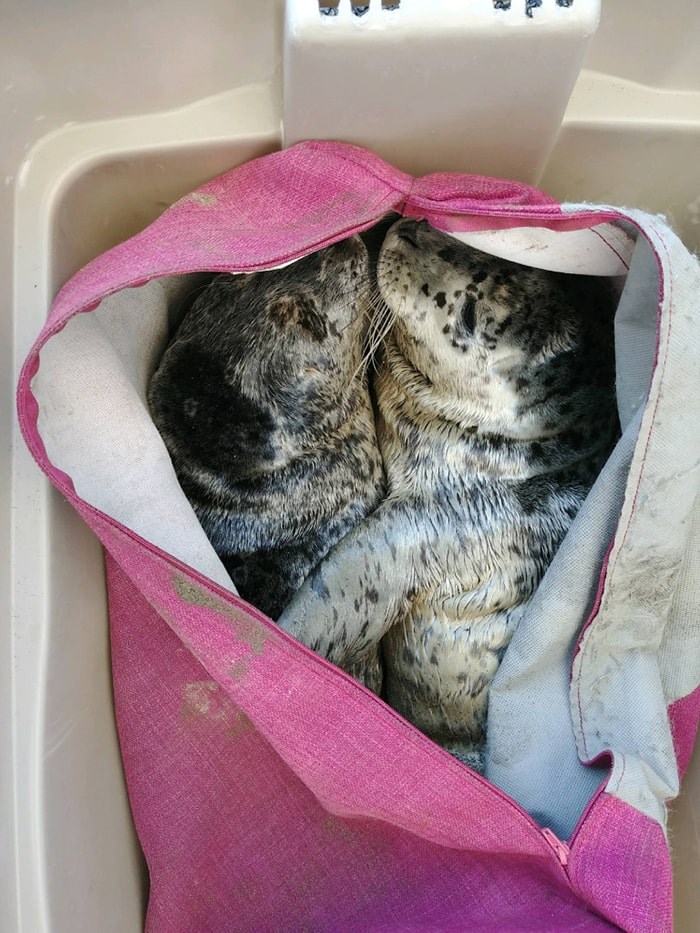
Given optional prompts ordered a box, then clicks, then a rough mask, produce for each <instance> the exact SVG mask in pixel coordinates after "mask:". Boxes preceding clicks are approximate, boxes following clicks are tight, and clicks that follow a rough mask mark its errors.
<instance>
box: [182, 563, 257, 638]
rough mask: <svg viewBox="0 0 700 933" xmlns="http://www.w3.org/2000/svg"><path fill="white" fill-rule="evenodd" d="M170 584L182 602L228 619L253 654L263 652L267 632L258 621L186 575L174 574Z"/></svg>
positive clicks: (238, 636)
mask: <svg viewBox="0 0 700 933" xmlns="http://www.w3.org/2000/svg"><path fill="white" fill-rule="evenodd" d="M172 584H173V589H174V590H175V592H176V593H177V595H178V596H179V598H180V599H181V600H182V601H183V602H185V603H187V604H188V605H190V606H201V607H202V608H203V609H212V610H213V611H214V612H218V613H219V614H220V615H222V616H224V617H225V618H226V619H228V620H229V622H230V623H231V629H232V630H233V631H234V633H235V635H236V637H237V639H238V640H240V641H242V642H243V643H244V644H246V645H247V646H248V647H249V648H250V650H251V651H252V652H253V654H257V655H260V654H262V653H263V649H264V647H265V642H266V641H267V632H266V631H265V627H264V626H263V625H262V624H261V623H260V622H258V621H257V620H256V619H253V618H251V617H250V616H248V615H246V614H245V613H244V612H243V611H242V610H241V609H238V607H236V606H230V605H228V604H227V603H225V602H224V601H223V600H222V599H220V598H219V597H217V596H214V595H213V594H212V593H208V592H207V591H206V590H205V589H203V588H202V587H200V586H197V585H196V584H195V583H193V582H192V581H191V580H189V579H187V577H183V576H181V575H180V574H174V575H173V578H172Z"/></svg>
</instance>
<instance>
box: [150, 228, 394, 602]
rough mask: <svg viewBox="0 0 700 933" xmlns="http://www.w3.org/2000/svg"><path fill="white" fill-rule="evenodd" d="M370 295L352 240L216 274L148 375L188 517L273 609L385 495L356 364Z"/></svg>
mask: <svg viewBox="0 0 700 933" xmlns="http://www.w3.org/2000/svg"><path fill="white" fill-rule="evenodd" d="M369 304H370V287H369V264H368V254H367V250H366V247H365V246H364V244H363V242H362V240H361V239H360V238H359V237H357V236H354V237H351V238H349V239H347V240H344V241H342V242H340V243H337V244H335V245H333V246H330V247H328V248H326V249H324V250H321V251H319V252H317V253H314V254H312V255H310V256H307V257H306V258H304V259H301V260H299V261H297V262H295V263H293V264H291V265H288V266H286V267H284V268H281V269H274V270H271V271H268V272H257V273H252V274H247V275H230V274H224V275H218V276H217V277H216V278H214V279H213V281H212V282H211V284H209V285H208V286H207V287H206V288H205V289H204V291H203V292H202V293H201V294H200V295H199V296H198V298H197V299H196V301H195V302H194V304H193V305H192V307H191V309H190V310H189V311H188V312H187V313H186V314H185V317H184V319H183V321H182V323H181V324H180V326H179V328H178V329H177V331H176V334H175V336H174V339H173V340H172V342H171V343H170V344H169V346H168V347H167V349H166V351H165V353H164V355H163V358H162V360H161V362H160V365H159V368H158V369H157V371H156V373H155V374H154V376H153V379H152V381H151V384H150V388H149V405H150V409H151V413H152V416H153V420H154V422H155V424H156V426H157V427H158V429H159V431H160V433H161V435H162V437H163V439H164V441H165V444H166V446H167V448H168V451H169V453H170V456H171V458H172V461H173V465H174V467H175V471H176V474H177V477H178V480H179V482H180V484H181V486H182V488H183V490H184V492H185V494H186V495H187V497H188V499H189V501H190V503H191V504H192V507H193V508H194V510H195V512H196V514H197V517H198V518H199V521H200V522H201V524H202V526H203V528H204V530H205V532H206V533H207V535H208V536H209V538H210V540H211V542H212V544H213V546H214V549H215V550H216V552H217V553H218V554H219V555H220V556H221V558H222V560H223V563H224V565H225V566H226V568H227V570H228V571H229V573H230V575H231V577H232V579H233V581H234V583H235V584H236V586H237V588H238V590H239V593H240V594H241V596H243V597H244V598H245V599H246V600H248V601H249V602H251V603H253V604H254V605H256V606H257V607H258V608H260V609H262V610H263V611H264V612H265V613H267V615H269V616H271V617H272V618H276V617H277V616H278V615H279V613H280V612H281V611H282V608H283V606H284V605H285V604H286V603H287V602H288V601H289V599H290V597H291V596H292V594H293V593H294V592H295V591H296V590H297V589H298V588H299V586H300V585H301V584H302V582H303V581H304V579H305V578H306V577H307V575H308V573H309V571H310V570H311V568H312V567H314V566H315V565H316V564H317V563H318V561H319V560H320V559H321V558H322V557H323V556H324V555H325V554H326V553H327V552H328V550H329V549H330V548H331V547H332V546H333V545H334V544H335V543H336V542H337V541H339V540H340V539H341V538H342V537H343V535H345V534H346V532H347V531H348V530H349V529H350V528H352V527H353V526H354V525H356V524H357V522H359V521H360V520H361V519H363V518H364V517H365V516H366V515H367V514H368V513H369V512H371V511H372V509H374V508H375V506H376V505H377V504H378V502H379V501H380V500H381V498H382V496H383V494H384V492H385V480H384V472H383V467H382V463H381V457H380V455H379V451H378V448H377V440H376V432H375V424H374V417H373V411H372V405H371V402H370V398H369V392H368V388H367V376H366V371H365V370H366V367H364V366H363V365H362V361H363V343H364V340H365V336H366V333H367V330H368V325H369V322H370V308H369Z"/></svg>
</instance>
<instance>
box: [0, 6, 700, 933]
mask: <svg viewBox="0 0 700 933" xmlns="http://www.w3.org/2000/svg"><path fill="white" fill-rule="evenodd" d="M6 6H7V7H9V8H10V9H8V12H7V15H6V21H5V29H4V30H3V33H4V35H3V37H1V38H0V43H2V44H4V45H5V46H6V48H5V50H4V53H5V54H3V55H0V72H1V73H0V82H2V84H1V85H0V86H2V87H3V88H4V94H5V101H6V104H7V121H6V124H5V132H4V135H5V136H6V138H7V141H8V142H7V146H6V147H5V148H6V152H5V154H4V155H3V156H2V157H1V158H2V159H3V160H4V162H5V167H4V171H3V172H2V173H1V174H2V176H4V179H5V184H4V186H3V185H0V192H1V195H2V197H4V199H5V206H6V209H5V210H4V211H2V213H1V214H0V217H1V218H2V219H1V220H0V229H1V230H2V234H3V236H4V237H5V239H6V242H7V243H8V247H9V249H8V251H7V254H6V255H3V256H2V261H3V262H4V263H6V267H5V268H4V269H3V271H4V275H3V276H2V278H1V281H2V283H3V287H4V288H8V286H9V283H10V282H13V285H14V287H13V293H12V294H10V295H8V296H7V299H6V301H5V302H4V305H3V307H4V310H3V312H2V315H1V316H0V328H1V334H2V338H3V339H2V341H0V353H2V354H3V359H2V364H1V365H0V374H2V379H3V380H5V382H4V383H3V387H4V388H5V389H6V390H7V391H6V392H4V393H3V397H4V398H5V399H6V400H7V401H8V405H7V406H4V407H3V412H2V419H3V421H2V431H3V438H5V437H6V438H7V439H8V440H10V441H11V444H10V445H8V449H9V450H10V454H11V455H10V456H9V457H7V458H6V459H5V461H4V462H3V467H2V470H3V472H2V475H1V476H0V515H1V516H2V526H0V533H1V534H2V538H3V543H2V544H0V548H1V550H2V553H3V554H4V555H5V560H4V561H3V562H2V563H3V568H2V570H0V573H2V574H3V577H4V579H3V584H2V585H0V606H1V607H2V609H4V611H3V617H4V618H5V619H6V620H8V623H9V624H6V625H5V626H3V627H2V629H1V630H0V699H1V701H0V741H2V748H3V755H2V760H3V768H2V781H1V782H0V793H1V794H2V796H1V797H0V813H1V814H2V816H1V819H2V825H3V827H4V829H3V834H5V839H6V841H5V842H4V844H3V845H2V847H0V917H2V923H1V924H0V926H1V927H2V929H3V930H7V931H8V933H14V931H21V933H49V931H50V933H63V931H66V933H67V931H71V933H77V931H83V930H84V931H93V930H104V931H109V930H114V931H119V933H128V931H132V930H133V931H136V930H138V929H140V928H141V927H142V917H143V908H144V901H145V891H146V880H145V872H144V869H143V865H142V861H141V858H140V854H139V850H138V844H137V842H136V839H135V836H134V833H133V829H132V826H131V821H130V815H129V807H128V801H127V799H126V792H125V787H124V783H123V778H122V773H121V766H120V759H119V752H118V747H117V741H116V732H115V727H114V722H113V713H112V701H111V687H110V672H109V649H108V629H107V617H106V602H105V594H104V586H103V567H102V556H101V551H100V548H99V546H98V544H97V542H96V540H95V539H94V538H93V537H92V535H91V533H90V532H89V531H88V530H87V529H86V528H85V526H83V524H82V523H81V522H80V520H79V519H78V518H77V516H76V515H75V514H74V513H73V511H72V510H71V509H70V508H69V507H68V506H67V505H66V504H65V502H63V501H62V500H61V499H60V497H59V496H58V495H57V494H56V493H55V492H54V491H53V490H52V489H50V488H49V486H48V484H47V482H46V481H45V480H44V478H43V477H42V476H41V475H40V474H39V471H38V469H37V468H36V466H35V465H34V463H33V462H32V461H31V459H30V457H29V455H28V453H27V452H26V450H25V448H24V445H23V444H22V442H21V440H20V439H19V435H18V432H17V429H16V427H12V421H11V418H12V415H11V413H10V400H11V397H12V391H11V382H12V380H15V381H16V374H17V367H18V366H19V365H20V364H21V362H22V360H23V359H24V356H25V355H26V352H27V350H28V348H29V346H30V344H31V342H32V340H33V339H34V337H35V336H36V334H37V333H38V331H39V328H40V326H41V323H42V321H43V318H44V316H45V314H46V311H47V308H48V306H49V304H50V301H51V298H52V297H53V295H54V294H55V293H56V291H57V289H58V288H59V287H60V285H61V284H62V283H63V282H65V280H66V279H67V278H68V277H69V276H70V275H71V274H72V273H73V272H75V271H76V270H77V269H78V268H80V266H82V265H83V264H84V263H85V262H87V261H88V260H89V259H91V258H92V257H93V256H95V255H97V254H98V253H100V252H102V251H103V250H105V249H107V248H108V247H110V246H112V245H114V244H115V243H117V242H119V241H121V240H122V239H124V238H125V237H127V236H129V235H131V234H133V233H135V232H137V231H138V230H139V229H141V228H143V227H144V226H145V225H146V224H147V223H148V222H150V221H151V220H152V219H153V218H155V217H156V216H157V215H158V214H159V213H160V212H162V210H164V209H165V208H166V207H167V206H168V205H169V204H170V203H172V201H174V200H175V199H176V198H178V197H179V196H180V195H182V194H184V193H185V192H187V191H188V190H190V189H191V188H193V187H194V186H196V185H197V184H199V183H200V182H202V181H204V180H205V179H207V178H209V177H212V176H214V175H216V174H218V173H220V172H222V171H224V170H225V169H227V168H230V167H231V166H233V165H236V164H239V163H241V162H243V161H246V160H247V159H250V158H253V157H255V156H257V155H261V154H263V153H265V152H269V151H272V150H274V149H276V148H278V147H279V146H280V145H281V134H280V107H281V103H280V101H281V96H280V71H279V64H280V61H279V59H280V54H281V38H280V36H281V23H282V2H281V0H264V2H257V3H256V4H254V5H252V4H244V3H243V2H242V0H237V2H236V0H228V2H226V3H224V2H221V0H206V2H205V3H203V4H200V5H199V6H198V7H197V11H196V13H195V12H194V10H193V9H192V8H191V6H190V5H189V4H187V3H185V2H184V0H183V2H180V0H178V2H175V3H172V2H168V3H166V2H165V0H148V2H142V3H141V4H138V5H137V6H136V7H131V6H129V7H127V8H116V7H113V6H111V5H108V4H106V3H104V2H97V3H93V4H90V5H89V11H88V7H85V6H83V5H75V6H74V7H66V6H65V5H62V4H60V2H59V0H53V2H50V0H42V2H40V3H38V4H32V5H31V7H29V6H27V5H26V4H21V3H20V2H19V0H16V2H14V3H10V4H7V5H6ZM604 7H605V8H604V11H603V21H602V24H601V28H600V30H599V32H598V34H597V36H596V38H595V40H594V43H593V45H592V47H591V49H590V52H589V56H588V59H587V65H588V68H587V70H585V71H584V72H583V73H582V75H581V78H580V80H579V82H578V84H577V87H576V89H575V91H574V95H573V97H572V99H571V101H570V104H569V108H568V111H567V114H566V117H565V120H564V123H563V126H562V130H561V133H560V135H559V138H558V141H557V144H556V147H555V149H554V151H553V153H552V155H551V158H550V160H549V162H548V164H547V167H546V169H545V172H544V175H543V177H542V179H541V180H540V185H541V187H543V188H544V189H545V190H547V191H548V192H549V193H551V194H552V195H554V196H555V197H559V198H561V199H566V200H570V201H572V200H578V199H581V200H583V199H586V200H596V201H599V202H602V201H609V202H611V203H619V204H629V205H634V206H637V207H642V208H645V209H648V210H657V211H660V212H662V213H664V214H666V215H667V217H668V218H669V220H670V221H671V222H672V223H673V224H674V226H675V227H676V228H677V230H678V231H679V233H680V234H681V235H682V236H683V237H684V239H685V241H686V243H687V244H688V245H689V246H690V248H691V249H696V250H697V249H699V248H700V191H699V190H698V175H697V165H698V156H699V155H700V59H698V57H697V55H696V54H695V50H696V48H697V40H698V38H700V28H699V25H698V24H699V23H700V18H699V17H698V13H697V12H696V11H695V9H694V7H695V4H694V0H669V2H667V3H666V4H665V7H664V11H663V22H662V23H660V22H659V17H660V16H661V14H660V13H659V10H658V4H657V3H655V2H652V0H639V2H638V3H636V4H634V10H631V9H630V5H629V4H625V3H623V2H622V0H606V3H605V4H604ZM693 35H694V39H693ZM691 40H692V41H691ZM652 48H653V49H654V55H653V56H651V55H650V54H649V53H648V51H646V50H648V49H652ZM146 59H147V61H146ZM173 108H175V109H173ZM69 120H73V121H76V122H75V123H73V124H69V125H66V123H67V121H69ZM13 192H14V197H15V201H14V206H15V210H14V226H13V224H12V220H11V217H12V211H11V209H10V206H11V203H10V198H11V195H12V193H13ZM10 252H11V253H12V257H13V258H12V267H11V268H12V269H13V277H11V276H10V272H9V269H10V265H9V263H8V259H9V253H10ZM8 290H9V289H8ZM13 362H14V366H13V365H12V364H13ZM8 557H9V559H8ZM76 594H79V598H76ZM699 812H700V764H699V762H698V755H697V754H696V756H695V761H694V764H693V766H691V770H690V773H689V774H688V776H687V778H686V781H685V785H684V791H683V793H682V795H681V798H680V799H679V801H678V803H677V804H676V805H675V806H674V814H673V818H672V825H671V833H670V836H671V842H672V849H673V853H674V858H675V866H676V885H677V888H676V907H677V911H676V912H677V929H678V930H679V931H680V933H684V931H688V933H690V931H692V930H695V929H696V928H697V917H698V916H700V891H699V890H698V886H697V883H696V878H697V876H698V871H699V870H700V853H699V852H698V841H697V831H696V829H695V826H696V821H697V817H698V813H699Z"/></svg>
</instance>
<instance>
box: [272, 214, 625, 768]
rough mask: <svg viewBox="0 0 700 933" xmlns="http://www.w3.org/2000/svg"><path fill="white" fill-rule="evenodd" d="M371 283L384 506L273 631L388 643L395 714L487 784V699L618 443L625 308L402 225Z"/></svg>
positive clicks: (348, 643)
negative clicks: (387, 321) (619, 349)
mask: <svg viewBox="0 0 700 933" xmlns="http://www.w3.org/2000/svg"><path fill="white" fill-rule="evenodd" d="M377 277H378V285H379V290H380V293H381V296H382V297H383V299H384V301H385V302H386V304H387V306H388V308H389V309H390V310H391V312H392V318H393V323H392V325H391V329H390V331H389V333H388V334H387V336H386V339H385V341H384V345H383V348H382V351H381V357H380V359H379V362H378V366H377V374H376V378H375V383H374V391H375V395H376V406H377V410H378V428H377V431H378V439H379V444H380V449H381V451H382V455H383V457H384V462H385V466H386V471H387V481H388V493H387V498H386V499H385V501H384V502H383V503H382V504H381V506H380V507H379V508H378V509H377V510H376V511H375V512H374V513H373V514H372V515H370V516H369V517H368V518H367V519H365V521H363V522H362V523H361V524H360V525H359V526H358V527H357V528H355V529H354V530H353V531H352V532H351V533H350V534H349V535H348V536H347V537H346V538H345V539H344V540H343V541H342V542H341V543H340V545H339V546H338V547H337V548H335V550H334V551H332V552H331V553H330V555H329V556H328V558H326V560H324V561H323V562H322V563H321V565H320V566H319V567H318V568H317V569H316V571H315V572H314V573H313V574H312V575H311V576H310V578H309V579H308V580H307V581H306V583H305V584H304V586H302V588H301V589H300V590H299V592H298V593H297V594H296V595H295V597H294V598H293V600H292V602H291V604H290V606H288V607H287V609H286V610H285V612H284V614H283V615H282V617H281V619H280V620H279V621H280V624H281V625H282V626H283V627H284V628H285V629H286V630H288V631H289V632H291V633H292V634H294V635H296V637H297V638H299V639H300V640H301V641H303V642H304V643H305V644H307V645H309V646H310V647H312V648H314V649H315V650H317V651H319V652H321V653H322V654H323V655H325V656H326V657H327V658H329V659H330V660H332V661H335V662H336V663H339V664H341V665H347V663H348V660H350V659H352V658H354V657H357V656H359V655H360V654H362V653H364V652H366V651H367V650H368V647H369V646H371V645H373V644H376V643H377V642H378V641H379V640H380V639H381V640H382V650H383V656H384V664H385V686H384V696H385V698H386V700H387V702H388V703H389V704H390V705H391V706H393V707H394V708H395V709H396V710H397V711H398V712H400V713H401V714H402V715H403V716H404V717H405V718H407V719H408V720H409V721H411V722H412V723H413V724H414V725H416V726H417V727H418V728H419V729H421V730H422V731H423V732H425V733H426V734H427V735H428V736H430V737H431V738H432V739H434V740H435V741H436V742H437V743H438V744H440V745H441V746H443V747H444V748H445V749H447V750H448V751H449V752H451V753H452V754H454V755H455V756H456V757H457V758H459V759H460V760H461V761H463V762H464V763H466V764H468V765H469V766H471V767H472V768H474V769H475V770H477V771H482V770H483V753H484V743H485V728H486V713H487V697H488V689H489V685H490V683H491V680H492V679H493V676H494V674H495V672H496V670H497V668H498V665H499V663H500V661H501V658H502V656H503V653H504V651H505V649H506V647H507V645H508V643H509V641H510V639H511V637H512V634H513V631H514V629H515V627H516V625H517V624H518V621H519V619H520V618H521V616H522V614H523V611H524V609H525V606H526V605H527V601H528V600H529V598H530V597H531V596H532V594H533V593H534V591H535V589H536V587H537V585H538V583H539V581H540V579H541V578H542V575H543V573H544V571H545V569H546V567H547V566H548V564H549V562H550V561H551V559H552V557H553V555H554V553H555V551H556V549H557V547H558V546H559V543H560V542H561V540H562V538H563V537H564V534H565V533H566V530H567V528H568V527H569V525H570V523H571V521H572V520H573V518H574V516H575V515H576V512H577V510H578V508H579V507H580V505H581V503H582V501H583V499H584V497H585V496H586V494H587V492H588V490H589V488H590V486H591V484H592V482H593V480H594V478H595V476H596V474H597V472H598V471H599V469H600V467H601V466H602V463H603V462H604V460H605V458H606V457H607V455H608V453H609V451H610V449H611V447H612V445H613V443H614V440H615V437H616V433H617V430H618V425H617V414H616V407H615V389H614V359H613V342H612V326H611V325H612V317H613V311H614V305H615V302H614V299H613V296H612V291H611V290H610V289H609V286H608V283H607V282H605V281H603V280H599V279H592V278H590V277H582V276H573V275H565V274H561V273H553V272H546V271H542V270H538V269H531V268H529V267H526V266H522V265H519V264H516V263H513V262H509V261H507V260H504V259H499V258H496V257H494V256H491V255H487V254H485V253H482V252H480V251H479V250H476V249H474V248H472V247H469V246H466V245H464V244H462V243H460V242H459V241H458V240H457V239H456V238H454V237H450V236H448V235H447V234H444V233H441V232H439V231H437V230H435V229H433V228H431V227H430V226H429V225H428V224H427V223H426V222H424V221H423V222H418V221H415V220H410V219H404V220H400V221H398V222H397V223H395V224H394V225H393V226H392V228H391V229H390V231H389V233H388V234H387V236H386V239H385V242H384V244H383V246H382V249H381V253H380V257H379V262H378V270H377Z"/></svg>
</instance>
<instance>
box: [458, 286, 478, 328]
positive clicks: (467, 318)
mask: <svg viewBox="0 0 700 933" xmlns="http://www.w3.org/2000/svg"><path fill="white" fill-rule="evenodd" d="M460 317H461V319H462V325H463V326H464V329H465V330H467V331H469V333H470V334H471V333H473V332H474V328H475V327H476V298H475V297H474V296H473V295H467V297H466V298H465V299H464V304H463V305H462V310H461V311H460Z"/></svg>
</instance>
